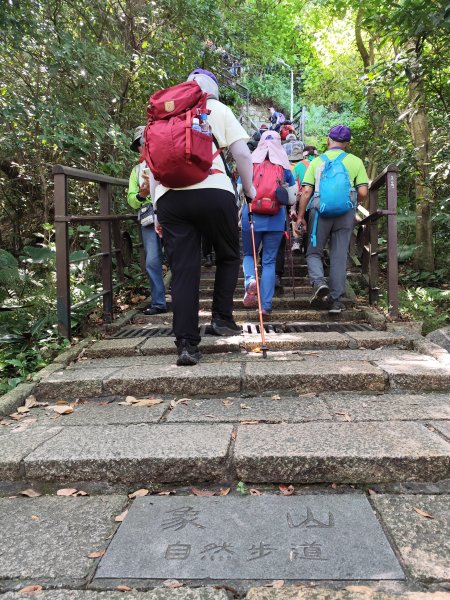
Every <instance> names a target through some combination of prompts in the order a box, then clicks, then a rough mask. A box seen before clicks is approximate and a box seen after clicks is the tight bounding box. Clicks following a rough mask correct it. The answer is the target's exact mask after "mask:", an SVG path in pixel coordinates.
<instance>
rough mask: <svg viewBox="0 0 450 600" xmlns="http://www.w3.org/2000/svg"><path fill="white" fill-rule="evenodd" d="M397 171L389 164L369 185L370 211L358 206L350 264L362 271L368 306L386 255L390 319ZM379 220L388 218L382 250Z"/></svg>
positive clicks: (394, 311)
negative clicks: (381, 258) (381, 197)
mask: <svg viewBox="0 0 450 600" xmlns="http://www.w3.org/2000/svg"><path fill="white" fill-rule="evenodd" d="M397 172H398V168H397V166H396V165H388V166H387V167H386V168H385V169H384V171H382V172H381V173H380V175H378V177H377V178H376V179H374V180H373V181H372V183H371V184H370V185H369V203H368V206H369V208H368V209H366V208H364V207H363V206H358V209H357V216H356V218H357V225H356V228H355V232H354V240H353V244H352V251H351V256H352V259H353V262H354V264H355V265H356V266H358V267H360V268H361V275H362V279H363V282H364V283H365V284H366V285H367V287H368V289H369V302H370V303H371V304H373V303H374V302H376V301H377V299H378V297H379V294H380V284H379V264H378V263H379V254H380V253H381V252H383V253H384V252H386V260H387V282H386V283H387V285H386V287H387V299H388V310H389V314H390V316H392V317H397V316H398V256H397V254H398V251H397ZM381 188H385V194H386V208H385V209H380V208H379V206H378V205H379V202H378V192H379V190H380V189H381ZM381 218H386V219H387V228H386V234H387V243H386V246H383V247H380V245H379V231H378V229H379V220H380V219H381Z"/></svg>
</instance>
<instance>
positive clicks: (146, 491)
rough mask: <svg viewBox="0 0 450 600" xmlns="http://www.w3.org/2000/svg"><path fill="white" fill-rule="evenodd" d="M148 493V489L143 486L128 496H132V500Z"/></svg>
mask: <svg viewBox="0 0 450 600" xmlns="http://www.w3.org/2000/svg"><path fill="white" fill-rule="evenodd" d="M147 494H148V490H146V489H145V488H142V489H140V490H136V491H135V492H133V493H132V494H128V498H130V500H132V499H133V498H142V496H146V495H147Z"/></svg>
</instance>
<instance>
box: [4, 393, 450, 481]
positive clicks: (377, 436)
mask: <svg viewBox="0 0 450 600" xmlns="http://www.w3.org/2000/svg"><path fill="white" fill-rule="evenodd" d="M413 416H414V418H415V419H417V420H416V421H413V420H411V419H412V417H413ZM26 419H30V421H31V422H30V424H29V425H28V427H26V428H25V427H24V426H23V423H24V421H22V422H21V423H20V424H17V422H14V421H11V423H12V425H11V426H8V428H7V429H5V427H3V428H2V432H1V433H0V480H9V481H16V480H20V481H22V480H28V481H33V482H67V483H69V482H82V481H84V482H88V481H95V482H100V483H102V482H108V483H136V484H139V483H141V482H142V483H143V484H145V483H146V482H147V483H149V482H152V483H153V484H155V483H166V482H167V483H169V482H170V483H175V482H176V483H182V482H190V483H191V484H192V483H195V482H197V481H198V482H200V481H209V482H213V483H214V482H217V483H219V482H224V481H231V480H236V479H238V480H242V481H246V482H252V483H271V482H274V483H277V482H281V483H286V482H289V483H330V482H335V483H346V482H348V483H381V482H393V481H438V480H440V479H446V478H448V477H449V475H450V437H449V434H450V428H449V426H450V409H449V403H448V394H411V393H401V394H396V393H389V394H386V395H385V396H383V395H381V396H380V395H374V394H373V393H372V394H370V393H366V394H364V393H358V394H354V393H353V394H352V393H350V394H345V393H329V394H323V395H319V396H314V395H313V394H308V395H306V396H302V395H300V396H292V395H287V396H282V397H279V396H275V397H273V396H270V395H269V396H255V397H250V398H247V397H244V398H243V397H242V396H241V395H240V394H239V392H236V393H234V394H232V395H231V396H228V397H227V398H224V397H223V396H222V397H221V398H217V399H212V398H205V397H204V396H203V399H198V400H197V399H191V398H187V399H185V400H184V401H183V402H182V403H178V404H176V405H175V406H173V405H171V403H170V401H169V399H168V398H161V402H160V403H159V404H156V405H154V406H152V407H150V408H149V407H139V406H123V405H120V404H118V403H117V402H111V403H105V402H98V401H94V402H87V403H84V404H79V405H75V406H74V412H73V413H72V414H68V415H65V416H61V417H59V418H58V419H57V420H56V421H55V413H54V412H52V411H51V410H49V409H47V408H45V407H43V408H35V409H31V416H30V417H24V420H26ZM348 419H351V420H350V421H348ZM21 427H22V429H21Z"/></svg>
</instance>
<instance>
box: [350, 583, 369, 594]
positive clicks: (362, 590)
mask: <svg viewBox="0 0 450 600" xmlns="http://www.w3.org/2000/svg"><path fill="white" fill-rule="evenodd" d="M344 589H345V590H346V591H347V592H350V593H351V594H370V595H372V594H373V591H374V589H373V588H371V587H369V586H367V585H347V586H346V587H345V588H344Z"/></svg>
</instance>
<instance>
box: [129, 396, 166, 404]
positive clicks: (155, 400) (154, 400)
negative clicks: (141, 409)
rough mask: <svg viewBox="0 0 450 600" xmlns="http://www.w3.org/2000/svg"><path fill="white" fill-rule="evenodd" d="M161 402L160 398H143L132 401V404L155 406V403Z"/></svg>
mask: <svg viewBox="0 0 450 600" xmlns="http://www.w3.org/2000/svg"><path fill="white" fill-rule="evenodd" d="M161 403H162V400H160V399H159V398H143V399H142V400H138V401H137V402H133V404H132V406H156V405H157V404H161Z"/></svg>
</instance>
